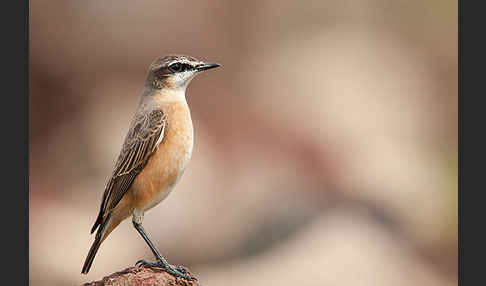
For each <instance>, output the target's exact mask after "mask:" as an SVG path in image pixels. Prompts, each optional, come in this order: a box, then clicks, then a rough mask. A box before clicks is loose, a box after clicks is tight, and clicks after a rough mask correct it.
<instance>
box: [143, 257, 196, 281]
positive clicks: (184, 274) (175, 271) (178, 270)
mask: <svg viewBox="0 0 486 286" xmlns="http://www.w3.org/2000/svg"><path fill="white" fill-rule="evenodd" d="M135 265H136V266H148V267H159V268H163V269H164V270H165V271H166V272H167V273H169V274H171V275H173V276H176V277H180V278H184V279H187V280H197V279H196V277H193V276H191V275H189V274H188V271H187V268H186V267H184V266H182V265H180V266H176V267H174V266H172V265H170V264H169V263H167V261H164V260H160V259H157V260H156V261H155V262H150V261H146V260H144V259H140V260H139V261H137V263H135Z"/></svg>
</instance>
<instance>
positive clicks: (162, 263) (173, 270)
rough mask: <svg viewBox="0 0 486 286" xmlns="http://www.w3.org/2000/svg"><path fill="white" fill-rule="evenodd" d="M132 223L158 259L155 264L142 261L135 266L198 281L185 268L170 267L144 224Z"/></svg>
mask: <svg viewBox="0 0 486 286" xmlns="http://www.w3.org/2000/svg"><path fill="white" fill-rule="evenodd" d="M132 222H133V226H134V227H135V229H136V230H137V231H138V233H140V235H141V236H142V237H143V239H144V240H145V242H146V243H147V244H148V246H149V247H150V250H152V253H153V254H154V256H155V258H156V259H157V260H156V261H155V262H149V261H146V260H143V259H141V260H139V261H137V263H136V264H135V265H145V266H150V267H161V268H163V269H164V270H165V271H167V273H169V274H172V275H174V276H177V277H181V278H185V279H188V280H197V279H196V278H195V277H192V276H190V275H187V274H186V273H187V270H186V268H185V267H184V266H177V267H174V266H172V265H170V264H169V263H168V262H167V260H166V259H165V258H164V257H162V255H160V253H159V251H158V250H157V248H156V247H155V245H154V244H153V243H152V241H150V239H149V238H148V236H147V234H146V233H145V230H144V229H143V227H142V224H141V223H137V222H135V221H132Z"/></svg>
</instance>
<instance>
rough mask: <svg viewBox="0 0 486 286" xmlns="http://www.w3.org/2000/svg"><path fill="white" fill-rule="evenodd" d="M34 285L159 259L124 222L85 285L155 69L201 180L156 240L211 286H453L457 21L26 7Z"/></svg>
mask: <svg viewBox="0 0 486 286" xmlns="http://www.w3.org/2000/svg"><path fill="white" fill-rule="evenodd" d="M30 31H31V35H30V77H31V85H30V86H31V97H30V124H31V125H30V126H31V128H30V221H29V222H30V251H29V252H30V262H29V267H30V284H31V285H78V284H82V283H84V282H88V281H93V280H99V279H101V278H103V277H104V276H105V275H108V274H111V273H113V272H115V271H119V270H121V269H124V268H126V267H129V266H132V265H134V263H135V262H136V261H137V260H139V259H141V258H146V259H152V255H151V252H150V250H149V249H148V247H147V246H146V244H145V243H144V241H143V240H142V239H141V238H140V236H139V235H138V233H137V232H136V231H135V230H134V229H133V227H132V225H131V222H130V219H128V220H126V221H125V222H124V223H122V224H121V225H120V226H119V227H118V228H117V229H116V230H115V231H114V232H113V233H112V234H111V235H110V237H108V239H107V240H106V241H105V242H104V243H103V245H102V246H101V248H100V251H99V252H98V255H97V257H96V258H95V261H94V264H93V268H92V269H91V272H90V273H89V274H88V275H87V276H84V275H81V274H80V271H81V266H82V263H83V262H84V259H85V256H86V254H87V251H88V249H89V247H90V245H91V243H92V241H93V239H94V236H91V235H90V234H89V230H90V228H91V225H92V223H93V222H94V220H95V218H96V215H97V212H98V208H99V204H100V201H101V195H102V193H103V189H104V186H105V183H106V181H107V180H108V178H109V176H110V175H111V172H112V168H113V166H114V163H115V160H116V158H117V156H118V152H119V151H120V149H121V145H122V142H123V139H124V136H125V134H126V132H127V131H128V124H129V122H130V120H131V117H132V115H133V114H134V112H135V110H136V108H137V104H138V102H139V99H140V96H141V91H142V87H143V83H144V80H145V77H146V71H147V68H148V66H149V64H150V63H151V62H152V61H153V60H154V59H155V58H157V57H159V56H162V55H166V54H170V53H177V54H188V55H191V56H194V57H197V58H200V59H203V60H208V61H215V62H219V63H221V64H222V65H223V67H222V68H220V69H217V70H212V71H210V72H207V73H204V74H203V75H200V76H199V77H197V78H196V79H195V80H194V81H193V82H192V83H191V85H190V86H189V88H188V90H187V99H188V102H189V105H190V107H191V112H192V118H193V122H194V128H195V146H194V153H193V157H192V161H191V163H190V164H189V166H188V169H187V170H186V173H185V174H184V176H183V178H182V180H181V181H180V183H179V184H178V186H177V188H176V191H175V192H173V193H172V194H171V195H170V196H169V197H168V198H167V199H166V200H165V201H164V202H163V203H161V204H160V205H158V206H157V207H155V208H154V209H152V210H150V211H149V212H148V213H147V214H146V216H145V220H144V226H145V228H146V230H147V231H148V233H149V235H150V236H151V238H152V239H153V240H154V242H155V244H156V245H157V246H158V248H159V249H160V250H161V252H162V253H163V255H164V256H166V257H167V258H168V260H169V262H170V263H171V264H183V265H185V266H187V267H189V268H190V269H191V270H192V272H194V273H195V274H196V276H197V277H198V278H199V280H200V282H201V283H202V284H203V285H211V286H223V285H238V286H239V285H241V286H244V285H374V286H375V285H428V286H434V285H456V284H457V258H458V254H457V251H458V250H457V216H458V214H457V195H458V193H457V190H458V189H457V164H458V158H457V156H458V153H457V147H458V146H457V138H458V135H457V133H458V131H457V130H458V124H457V123H458V122H457V100H458V98H457V90H458V83H457V65H458V63H457V44H458V43H457V38H458V36H457V32H458V28H457V2H456V1H449V0H447V1H438V0H426V1H419V0H407V1H405V0H396V1H388V0H366V1H363V0H344V1H323V0H308V1H289V0H265V1H261V0H258V1H257V0H251V1H224V0H214V1H172V0H171V1H168V0H164V1H161V0H152V1H137V2H133V1H128V0H123V1H122V0H117V1H94V0H90V1H60V0H51V1H42V0H32V1H31V3H30Z"/></svg>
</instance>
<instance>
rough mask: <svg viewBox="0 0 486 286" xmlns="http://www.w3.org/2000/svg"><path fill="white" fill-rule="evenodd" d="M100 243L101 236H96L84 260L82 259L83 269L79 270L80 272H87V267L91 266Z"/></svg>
mask: <svg viewBox="0 0 486 286" xmlns="http://www.w3.org/2000/svg"><path fill="white" fill-rule="evenodd" d="M100 245H101V236H100V237H98V236H97V237H96V239H95V241H94V242H93V245H91V248H90V249H89V252H88V256H87V257H86V260H85V261H84V265H83V270H81V273H82V274H88V272H89V269H90V268H91V264H93V260H94V258H95V255H96V252H98V248H100Z"/></svg>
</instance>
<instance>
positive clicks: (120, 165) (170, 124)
mask: <svg viewBox="0 0 486 286" xmlns="http://www.w3.org/2000/svg"><path fill="white" fill-rule="evenodd" d="M219 66H221V65H220V64H218V63H213V62H204V61H200V60H198V59H196V58H193V57H191V56H187V55H167V56H163V57H159V58H157V59H155V60H154V61H153V62H152V63H151V64H150V66H149V68H148V72H147V77H146V80H145V84H144V88H143V91H142V96H141V99H140V102H139V105H138V109H137V111H136V113H135V115H134V116H133V118H132V121H131V123H130V127H129V131H128V133H127V135H126V137H125V140H124V143H123V146H122V148H121V151H120V154H119V155H118V159H117V161H116V163H115V167H114V169H113V172H112V174H111V177H110V179H109V180H108V182H107V183H106V186H105V190H104V193H103V197H102V200H101V205H100V209H99V212H98V216H97V218H96V220H95V223H94V224H93V227H92V228H91V234H93V233H94V232H95V231H96V236H95V239H94V242H93V243H92V245H91V248H90V249H89V252H88V255H87V257H86V260H85V262H84V264H83V268H82V270H81V273H82V274H87V273H88V272H89V270H90V268H91V265H92V263H93V260H94V257H95V256H96V253H97V252H98V249H99V247H100V245H101V243H102V242H103V241H104V240H105V239H106V238H107V236H108V235H109V234H110V233H111V232H112V231H113V230H114V229H115V228H116V227H117V226H118V225H119V224H120V223H121V222H122V221H123V220H125V219H126V218H128V217H130V216H131V217H132V223H133V226H134V227H135V229H136V230H137V231H138V233H139V234H140V235H141V236H142V238H143V239H144V241H145V242H146V243H147V245H148V246H149V248H150V250H151V251H152V253H153V255H154V256H155V261H154V262H150V261H146V260H143V259H141V260H139V261H137V263H136V265H138V266H148V267H160V268H163V269H164V270H165V271H166V272H168V273H170V274H172V275H174V276H176V277H181V278H185V279H188V280H196V278H195V277H193V276H191V275H189V274H188V271H187V269H186V268H185V267H184V266H172V265H170V264H169V263H168V262H167V260H166V259H165V258H164V257H163V256H162V255H161V254H160V252H159V251H158V250H157V248H156V247H155V245H154V244H153V243H152V241H151V240H150V239H149V237H148V235H147V233H146V232H145V229H144V228H143V226H142V221H143V217H144V213H145V212H147V211H148V210H149V209H151V208H153V207H154V206H156V205H157V204H159V203H160V202H161V201H163V200H164V199H165V198H166V197H167V196H168V195H169V193H170V192H171V191H172V190H173V189H174V187H175V185H176V184H177V183H178V181H179V180H180V178H181V176H182V174H183V173H184V170H185V169H186V167H187V164H188V163H189V161H190V159H191V155H192V150H193V145H194V130H193V125H192V119H191V114H190V110H189V106H188V104H187V101H186V88H187V86H188V84H189V83H190V82H191V80H192V79H193V78H194V77H195V76H196V75H198V74H199V73H201V72H202V71H206V70H209V69H213V68H217V67H219Z"/></svg>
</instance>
